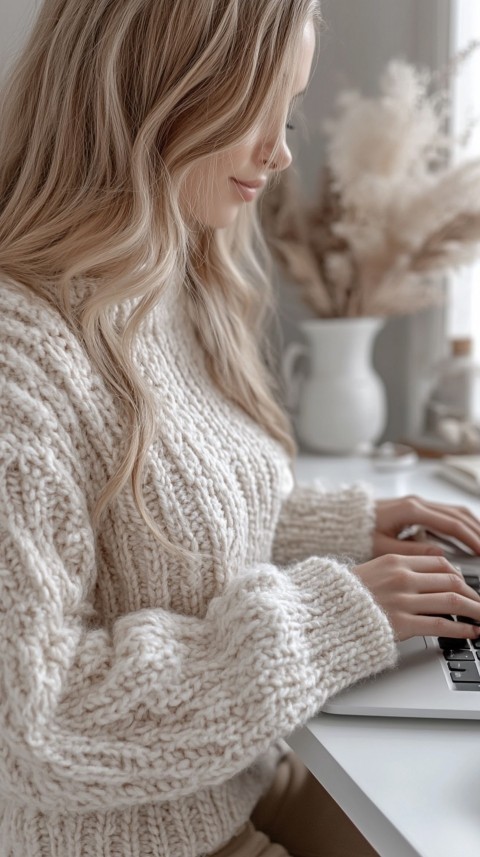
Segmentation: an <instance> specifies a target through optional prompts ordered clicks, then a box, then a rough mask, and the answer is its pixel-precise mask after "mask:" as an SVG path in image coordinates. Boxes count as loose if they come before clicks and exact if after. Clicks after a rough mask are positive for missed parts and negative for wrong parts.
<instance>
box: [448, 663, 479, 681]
mask: <svg viewBox="0 0 480 857" xmlns="http://www.w3.org/2000/svg"><path fill="white" fill-rule="evenodd" d="M463 663H464V668H462V670H461V671H460V670H451V672H450V678H451V679H452V681H453V682H454V683H455V684H457V683H458V682H461V683H462V682H466V681H467V682H469V681H474V682H478V681H480V674H479V672H478V670H477V667H476V665H475V663H470V662H468V661H464V662H463Z"/></svg>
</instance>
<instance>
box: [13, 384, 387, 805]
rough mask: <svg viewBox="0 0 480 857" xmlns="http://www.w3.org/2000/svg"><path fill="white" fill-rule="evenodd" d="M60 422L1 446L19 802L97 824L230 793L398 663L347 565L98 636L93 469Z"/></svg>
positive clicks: (296, 574) (254, 584)
mask: <svg viewBox="0 0 480 857" xmlns="http://www.w3.org/2000/svg"><path fill="white" fill-rule="evenodd" d="M7 398H8V397H7ZM3 403H4V404H5V396H4V400H3ZM6 405H7V411H8V408H9V405H8V401H7V402H6ZM11 412H12V411H11V408H10V411H9V413H10V414H11ZM50 417H51V420H52V423H53V424H54V418H53V416H51V415H50ZM50 417H49V416H48V414H47V413H45V412H44V413H42V433H43V436H42V440H41V441H40V440H39V439H38V437H37V436H36V434H35V432H33V431H30V432H29V434H28V437H27V438H26V435H25V424H24V422H23V421H22V442H21V443H20V440H19V438H18V437H15V434H14V432H12V430H11V425H10V429H9V428H7V430H5V431H4V432H3V436H2V437H0V509H1V513H0V524H1V526H0V529H1V537H0V543H1V548H0V611H1V619H0V647H1V652H2V657H1V659H0V794H1V795H3V797H4V798H8V799H9V800H13V801H15V802H19V803H25V802H27V803H28V804H29V806H35V807H37V808H39V809H42V810H44V811H49V810H50V811H57V810H68V811H72V810H74V811H90V810H98V809H100V808H103V809H109V808H113V807H115V808H119V807H122V806H123V807H126V806H132V805H136V804H140V803H143V802H145V801H146V800H154V801H162V800H172V799H176V798H179V797H181V796H183V795H186V794H188V793H191V791H192V788H195V789H197V788H198V789H200V788H202V787H205V786H214V785H217V784H219V783H222V782H224V781H225V780H227V779H228V778H230V777H232V776H234V775H235V774H236V773H238V772H239V771H240V770H242V769H244V768H245V767H247V766H248V765H250V764H251V763H252V762H253V761H254V760H255V759H256V758H257V757H258V756H259V755H260V754H262V753H263V752H265V751H266V750H267V749H268V748H269V746H270V745H271V743H272V742H273V741H274V740H276V739H278V738H281V737H284V736H286V735H288V734H289V733H290V732H291V731H292V730H293V729H294V728H296V727H297V726H298V725H299V724H302V723H304V722H305V721H306V720H307V719H308V718H309V717H311V716H312V715H314V714H315V712H316V711H317V710H318V708H319V707H320V706H321V705H322V704H323V703H324V702H325V700H326V699H327V697H328V696H329V695H331V694H333V693H335V692H336V691H338V690H340V689H341V688H343V687H345V686H347V685H349V684H351V683H352V682H354V681H356V680H357V679H360V678H362V677H364V676H368V675H370V674H373V673H375V672H377V671H379V670H382V669H383V668H385V667H387V666H389V665H391V664H392V663H393V662H394V660H395V644H394V640H393V635H392V630H391V627H390V624H389V622H388V620H387V618H386V616H385V615H384V614H383V613H382V611H381V610H380V609H379V607H378V606H377V605H376V603H375V602H374V600H373V599H372V597H371V595H370V593H369V592H368V591H367V590H366V589H365V588H364V587H363V585H362V584H361V583H360V582H359V580H358V579H357V578H356V577H355V575H354V574H352V573H351V571H350V570H349V568H348V567H347V565H345V564H342V563H341V562H339V561H337V560H336V559H334V558H323V559H320V558H318V557H316V556H312V557H310V558H308V559H307V560H305V561H301V562H298V563H296V564H295V565H294V566H292V567H291V568H289V569H288V573H287V572H286V571H284V570H282V568H280V567H277V566H275V565H273V564H268V563H262V564H258V565H255V566H251V567H246V568H244V569H242V570H240V572H239V573H238V574H237V575H236V576H235V577H234V578H233V579H232V581H231V582H229V583H228V584H226V585H225V587H224V590H223V591H222V592H221V594H220V595H219V596H217V597H215V598H213V599H212V600H211V602H210V604H209V607H208V609H207V612H206V615H205V616H204V617H202V618H196V617H191V616H185V615H179V614H176V613H174V612H172V611H170V610H163V609H143V610H139V611H136V612H131V613H127V614H124V615H122V616H120V617H119V618H118V619H117V620H116V621H115V622H114V624H113V626H112V627H109V628H107V627H103V626H102V627H97V626H96V625H95V622H94V620H93V618H92V615H91V614H92V607H91V605H92V601H93V599H92V593H93V591H94V588H95V581H96V574H97V572H96V561H95V538H94V534H93V531H92V527H91V521H90V517H89V512H88V507H87V502H86V499H85V491H84V486H83V487H82V482H81V478H80V474H81V472H82V466H81V464H82V463H81V462H79V461H78V452H77V450H76V448H75V446H74V444H73V443H72V446H71V448H68V447H67V446H65V445H62V446H61V447H59V445H58V444H57V446H56V447H55V445H54V432H53V431H52V440H51V443H48V442H45V437H44V435H45V431H46V426H48V423H49V419H50ZM13 423H14V421H13ZM10 424H12V421H10ZM320 571H321V573H319V572H320Z"/></svg>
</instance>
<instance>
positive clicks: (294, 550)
mask: <svg viewBox="0 0 480 857" xmlns="http://www.w3.org/2000/svg"><path fill="white" fill-rule="evenodd" d="M374 526H375V503H374V500H373V496H372V491H371V489H370V487H369V486H367V485H363V484H360V483H358V484H355V485H349V486H344V487H343V486H342V488H340V489H339V490H338V491H325V490H322V488H321V485H320V483H319V482H318V481H316V482H313V483H312V484H311V485H308V486H307V485H297V486H296V487H295V488H294V489H293V491H292V493H291V494H290V496H289V497H288V498H287V499H286V500H285V502H284V503H283V506H282V509H281V512H280V517H279V520H278V524H277V528H276V532H275V538H274V543H273V549H272V560H273V562H274V563H275V564H277V565H285V564H289V563H293V562H298V561H300V560H302V559H306V558H307V557H309V556H325V555H333V556H339V557H348V558H351V559H353V560H354V561H355V562H358V563H360V562H365V561H366V560H367V559H369V558H370V557H371V555H372V537H373V530H374Z"/></svg>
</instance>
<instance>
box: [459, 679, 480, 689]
mask: <svg viewBox="0 0 480 857" xmlns="http://www.w3.org/2000/svg"><path fill="white" fill-rule="evenodd" d="M455 690H480V684H474V683H473V681H470V682H467V681H466V682H465V683H464V684H461V683H460V682H457V684H456V685H455Z"/></svg>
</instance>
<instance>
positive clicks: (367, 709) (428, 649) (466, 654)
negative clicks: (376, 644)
mask: <svg viewBox="0 0 480 857" xmlns="http://www.w3.org/2000/svg"><path fill="white" fill-rule="evenodd" d="M449 559H450V561H451V562H452V563H454V564H455V565H456V566H457V567H459V568H460V570H461V571H462V573H463V575H464V577H465V579H466V581H467V583H468V584H469V585H470V586H472V587H473V588H474V589H475V590H476V591H477V592H478V593H479V594H480V557H478V556H475V557H473V556H465V555H464V554H463V555H458V554H452V555H451V556H449ZM398 653H399V661H398V664H397V666H396V667H394V668H393V669H391V670H386V671H384V672H382V673H379V674H378V675H377V676H373V677H372V678H369V679H366V680H363V681H360V682H357V684H355V685H352V686H351V687H349V688H347V689H346V690H343V691H341V692H340V693H338V694H336V695H335V696H333V697H331V698H330V699H329V700H328V702H327V703H326V704H325V705H324V706H323V708H322V711H324V712H327V713H328V714H351V715H366V716H369V717H370V716H382V717H444V718H450V719H451V718H463V719H469V720H480V638H479V639H478V640H475V641H470V640H455V639H452V638H442V637H440V638H437V637H413V638H412V639H410V640H405V641H404V642H401V643H398Z"/></svg>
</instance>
